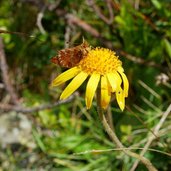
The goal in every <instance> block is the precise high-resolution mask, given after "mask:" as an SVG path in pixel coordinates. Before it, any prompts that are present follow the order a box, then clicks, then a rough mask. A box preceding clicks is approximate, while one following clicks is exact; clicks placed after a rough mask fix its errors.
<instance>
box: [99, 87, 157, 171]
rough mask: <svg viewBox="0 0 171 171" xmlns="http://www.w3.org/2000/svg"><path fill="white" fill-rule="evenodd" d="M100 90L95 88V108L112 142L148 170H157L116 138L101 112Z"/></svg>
mask: <svg viewBox="0 0 171 171" xmlns="http://www.w3.org/2000/svg"><path fill="white" fill-rule="evenodd" d="M100 99H101V91H100V88H98V90H97V110H98V114H99V117H100V120H101V122H102V124H103V127H104V129H105V131H106V132H107V133H108V135H109V136H110V138H111V139H112V141H113V143H115V144H116V146H117V148H120V149H121V151H123V152H124V153H125V154H126V155H128V156H131V157H134V158H136V159H138V160H139V161H141V162H142V163H143V164H144V165H145V166H146V168H147V169H148V170H149V171H157V169H156V168H155V167H154V166H153V164H152V163H151V162H150V161H149V160H148V159H147V158H145V157H143V156H140V155H139V154H136V153H134V152H132V151H130V150H126V147H125V146H124V145H123V144H122V143H121V141H120V140H119V139H118V137H117V135H116V133H115V131H114V130H112V129H111V128H110V126H109V124H108V122H107V120H106V117H105V115H104V113H103V110H102V108H101V100H100Z"/></svg>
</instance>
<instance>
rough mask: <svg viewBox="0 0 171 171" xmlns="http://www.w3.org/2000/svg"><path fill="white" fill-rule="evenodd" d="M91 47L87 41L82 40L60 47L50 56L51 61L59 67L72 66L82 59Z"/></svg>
mask: <svg viewBox="0 0 171 171" xmlns="http://www.w3.org/2000/svg"><path fill="white" fill-rule="evenodd" d="M90 49H91V47H90V45H89V44H88V42H87V41H85V40H83V43H81V44H80V45H78V46H75V47H72V48H66V49H62V50H60V51H59V52H58V54H57V55H56V56H54V57H52V58H51V62H52V63H54V64H57V65H59V66H61V67H66V68H72V67H74V66H76V65H77V64H78V63H79V62H80V60H81V59H83V58H84V57H85V56H86V55H87V53H88V52H89V50H90Z"/></svg>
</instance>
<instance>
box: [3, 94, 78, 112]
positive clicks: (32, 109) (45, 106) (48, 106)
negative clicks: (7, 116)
mask: <svg viewBox="0 0 171 171" xmlns="http://www.w3.org/2000/svg"><path fill="white" fill-rule="evenodd" d="M75 96H76V95H75V94H74V95H72V96H70V97H69V98H68V99H66V100H59V101H57V102H54V103H49V104H42V105H40V106H35V107H23V106H21V105H9V104H1V103H0V110H2V111H4V112H9V111H15V112H21V113H33V112H38V111H41V110H46V109H52V108H54V107H56V106H59V105H62V104H66V103H69V102H71V101H72V100H73V99H74V98H75Z"/></svg>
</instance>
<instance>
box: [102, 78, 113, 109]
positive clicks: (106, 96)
mask: <svg viewBox="0 0 171 171" xmlns="http://www.w3.org/2000/svg"><path fill="white" fill-rule="evenodd" d="M110 98H111V92H110V85H109V83H108V80H107V78H106V76H102V77H101V107H102V108H103V109H106V108H107V106H108V104H109V102H110Z"/></svg>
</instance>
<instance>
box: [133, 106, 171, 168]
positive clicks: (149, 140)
mask: <svg viewBox="0 0 171 171" xmlns="http://www.w3.org/2000/svg"><path fill="white" fill-rule="evenodd" d="M170 112H171V104H170V105H169V107H168V108H167V110H166V111H165V112H164V113H163V115H162V117H161V119H160V121H159V123H158V124H157V125H156V127H155V128H154V131H153V132H154V134H155V135H158V134H159V130H160V128H161V126H162V125H163V123H164V121H165V120H166V118H167V116H168V115H169V113H170ZM154 139H156V136H154V135H150V137H149V138H148V141H147V143H146V144H145V146H144V148H143V150H142V151H141V153H140V156H143V155H144V154H145V153H146V151H148V148H149V147H150V145H151V143H152V141H153V140H154ZM138 164H139V160H136V161H135V163H134V164H133V166H132V168H131V171H134V170H135V169H136V167H137V166H138Z"/></svg>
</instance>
